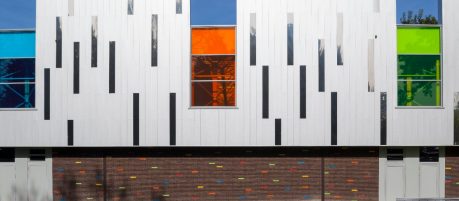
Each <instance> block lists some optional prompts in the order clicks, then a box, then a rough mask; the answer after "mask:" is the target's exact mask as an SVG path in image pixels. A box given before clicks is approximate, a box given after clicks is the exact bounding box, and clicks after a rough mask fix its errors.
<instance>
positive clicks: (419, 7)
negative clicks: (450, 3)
mask: <svg viewBox="0 0 459 201" xmlns="http://www.w3.org/2000/svg"><path fill="white" fill-rule="evenodd" d="M440 9H441V6H440V1H439V0H397V23H398V24H437V23H435V22H438V21H440V18H441V10H440ZM419 19H421V20H419Z"/></svg>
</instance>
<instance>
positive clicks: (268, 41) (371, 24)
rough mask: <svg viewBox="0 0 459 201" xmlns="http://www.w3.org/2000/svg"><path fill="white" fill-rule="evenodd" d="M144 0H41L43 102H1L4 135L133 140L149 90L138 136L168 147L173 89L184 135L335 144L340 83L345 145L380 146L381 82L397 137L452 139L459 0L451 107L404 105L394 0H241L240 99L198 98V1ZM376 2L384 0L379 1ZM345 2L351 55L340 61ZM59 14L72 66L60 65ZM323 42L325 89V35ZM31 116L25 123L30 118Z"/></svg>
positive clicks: (48, 140) (453, 16) (184, 139)
mask: <svg viewBox="0 0 459 201" xmlns="http://www.w3.org/2000/svg"><path fill="white" fill-rule="evenodd" d="M182 3H183V4H182V6H183V7H182V14H176V13H175V1H169V0H158V1H148V0H135V2H134V9H133V15H128V14H127V6H128V4H127V1H125V0H75V1H74V6H73V7H74V8H73V9H74V10H73V15H71V16H69V10H68V9H69V5H68V1H67V0H64V1H62V0H41V1H37V29H36V36H37V59H36V65H37V66H36V72H37V73H36V81H37V85H36V89H37V91H36V109H35V110H32V111H2V112H0V127H1V128H2V131H1V133H0V136H1V137H2V140H1V141H0V146H67V120H74V144H75V146H132V145H133V116H132V115H133V109H132V108H133V101H132V100H133V98H132V96H133V93H139V97H140V105H139V106H140V117H139V120H140V123H139V127H140V130H139V131H140V132H139V139H140V146H169V144H170V143H169V138H170V137H169V130H170V126H169V115H170V113H169V94H170V93H176V109H177V110H176V117H177V118H176V125H177V127H176V139H177V140H176V141H177V145H178V146H273V145H274V130H275V126H274V119H277V118H280V119H282V129H281V131H282V145H283V146H328V145H331V116H332V115H331V107H330V106H331V92H337V94H338V103H337V111H338V114H337V122H338V123H337V128H338V129H337V130H338V132H337V139H338V143H337V144H338V145H343V146H355V145H367V146H377V145H380V119H379V118H380V92H387V97H388V102H387V144H388V145H452V144H453V112H452V111H453V93H454V92H457V91H459V81H458V79H455V78H456V77H458V76H459V70H457V66H458V65H459V62H458V61H457V60H456V59H455V57H456V56H455V55H457V54H458V52H459V49H458V47H459V39H458V38H457V36H456V33H457V32H458V31H459V24H458V22H459V14H457V12H455V10H454V8H457V7H459V2H457V1H455V0H443V71H442V73H443V107H442V108H435V109H401V108H397V106H396V105H397V83H396V79H397V78H396V75H397V72H396V65H397V57H396V9H395V5H396V1H395V0H385V1H377V0H374V1H366V0H346V1H342V0H326V1H323V0H312V1H309V0H308V1H306V0H294V1H283V0H244V1H242V0H239V1H238V2H237V3H238V5H237V34H236V35H237V59H236V60H237V67H236V74H237V76H236V80H237V82H236V86H237V92H236V94H237V100H236V102H237V107H236V108H232V109H196V108H190V102H191V101H190V99H191V86H190V79H191V78H190V76H191V67H190V63H191V62H190V30H191V29H190V3H189V1H183V2H182ZM376 4H377V5H376ZM250 13H255V14H256V25H257V39H256V40H257V56H256V57H257V65H256V66H250V53H249V49H250V48H249V47H250V42H249V41H250V37H249V33H250ZM287 13H292V14H293V19H294V21H293V24H294V65H292V66H287ZM337 13H342V16H343V41H342V44H343V55H344V58H343V62H344V64H343V65H342V66H341V65H340V66H338V65H337V57H336V53H337V50H336V47H337V45H336V43H337V40H336V38H337V37H336V34H337V29H336V27H337V26H336V23H338V22H337V17H336V16H337ZM153 14H155V15H158V66H157V67H152V66H151V63H150V59H151V58H150V56H151V46H150V45H151V16H152V15H153ZM92 16H97V17H98V27H99V32H98V66H97V67H96V68H91V62H90V60H91V45H90V44H91V38H90V37H91V18H92ZM56 17H61V18H62V28H63V66H62V68H56V67H55V66H56V64H55V35H56V30H55V26H56V25H55V23H56ZM319 39H323V40H324V42H325V92H319V90H318V83H319V76H318V74H319V71H318V68H319V65H318V62H319V61H318V40H319ZM369 39H372V40H374V83H375V88H374V92H368V79H369V77H368V41H369ZM109 41H115V43H116V59H115V60H116V73H115V78H116V82H115V86H116V92H115V93H113V94H109V93H108V88H109V84H108V75H109ZM74 42H79V43H80V93H79V94H73V90H72V89H73V43H74ZM263 65H268V66H269V119H262V115H261V114H262V81H261V80H262V70H261V68H262V66H263ZM300 65H306V66H307V67H306V72H307V73H306V104H307V105H306V116H307V117H306V119H300V118H299V104H300V103H299V99H300V97H299V90H300V88H299V87H300V85H299V66H300ZM44 68H50V69H51V120H49V121H45V120H43V115H44V112H43V109H44V108H43V105H44V101H43V95H44V91H43V88H44V84H43V80H44V76H43V72H44V70H43V69H44ZM25 125H26V126H25Z"/></svg>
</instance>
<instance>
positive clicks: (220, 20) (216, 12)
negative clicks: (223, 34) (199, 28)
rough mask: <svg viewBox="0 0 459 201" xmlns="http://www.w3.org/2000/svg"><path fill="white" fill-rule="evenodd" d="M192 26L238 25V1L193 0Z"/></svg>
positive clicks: (191, 2)
mask: <svg viewBox="0 0 459 201" xmlns="http://www.w3.org/2000/svg"><path fill="white" fill-rule="evenodd" d="M190 4H191V5H190V6H191V25H236V0H218V1H216V0H191V1H190Z"/></svg>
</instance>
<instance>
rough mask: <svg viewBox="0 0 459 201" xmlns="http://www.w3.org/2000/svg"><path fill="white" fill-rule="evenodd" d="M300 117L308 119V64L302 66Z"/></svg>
mask: <svg viewBox="0 0 459 201" xmlns="http://www.w3.org/2000/svg"><path fill="white" fill-rule="evenodd" d="M300 118H301V119H306V66H304V65H303V66H300Z"/></svg>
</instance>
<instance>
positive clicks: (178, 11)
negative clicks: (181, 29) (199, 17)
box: [175, 0, 182, 14]
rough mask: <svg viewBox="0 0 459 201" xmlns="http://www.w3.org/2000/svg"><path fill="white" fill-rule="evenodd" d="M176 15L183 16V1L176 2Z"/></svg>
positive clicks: (177, 0)
mask: <svg viewBox="0 0 459 201" xmlns="http://www.w3.org/2000/svg"><path fill="white" fill-rule="evenodd" d="M175 14H182V0H176V1H175Z"/></svg>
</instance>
